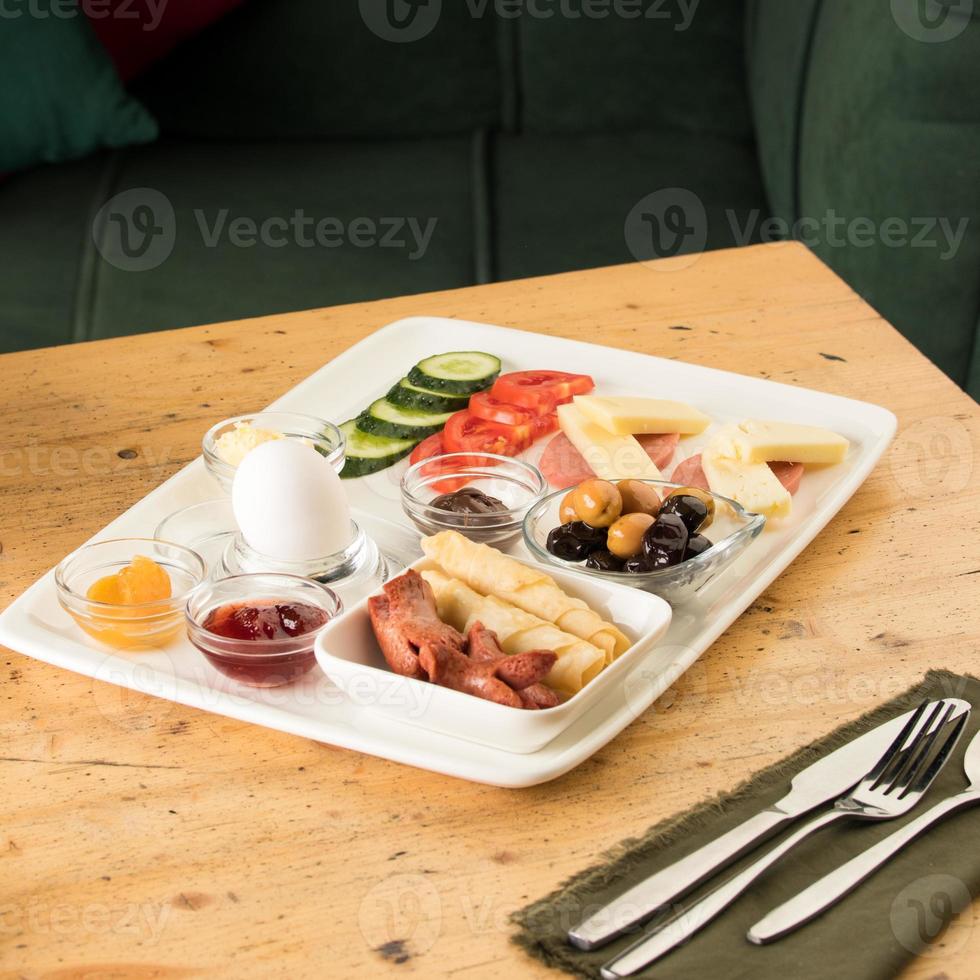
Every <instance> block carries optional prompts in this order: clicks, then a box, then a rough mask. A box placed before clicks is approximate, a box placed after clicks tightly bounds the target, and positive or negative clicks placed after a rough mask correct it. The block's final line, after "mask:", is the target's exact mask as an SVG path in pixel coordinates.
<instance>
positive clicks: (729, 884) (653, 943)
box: [601, 810, 849, 980]
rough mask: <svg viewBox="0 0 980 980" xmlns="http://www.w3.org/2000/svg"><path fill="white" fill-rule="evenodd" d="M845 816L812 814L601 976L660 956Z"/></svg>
mask: <svg viewBox="0 0 980 980" xmlns="http://www.w3.org/2000/svg"><path fill="white" fill-rule="evenodd" d="M846 816H849V814H848V813H847V812H846V811H843V810H828V811H826V812H825V813H821V814H820V815H819V816H817V817H814V818H813V819H812V820H810V821H809V822H808V823H805V824H804V825H803V826H802V827H801V828H800V829H799V830H797V831H796V833H794V834H791V835H790V836H789V837H787V838H786V840H784V841H783V842H782V843H780V844H777V845H776V846H775V847H774V848H773V849H772V850H771V851H768V852H767V853H766V854H764V855H763V856H762V857H761V858H759V859H758V860H757V861H754V862H753V863H752V864H750V865H749V866H748V867H747V868H745V869H744V870H743V871H740V872H739V873H738V874H737V875H734V876H733V877H731V878H729V879H728V880H727V881H725V882H723V883H722V884H720V885H719V886H718V887H717V888H716V889H714V891H711V892H708V894H707V895H705V897H704V898H702V899H701V901H699V902H695V903H694V904H693V905H689V906H687V907H686V908H684V909H682V910H681V911H680V912H678V913H677V915H675V916H674V917H672V918H671V919H670V920H669V921H668V922H667V923H665V924H664V925H663V926H662V927H660V928H658V929H657V930H656V931H655V932H653V933H652V934H650V935H646V936H644V937H642V938H641V939H640V940H639V941H638V942H635V943H634V944H633V945H632V946H630V947H629V948H628V949H627V950H626V951H625V952H623V953H621V954H620V955H619V956H617V957H615V958H614V959H612V960H610V961H609V962H608V963H606V964H605V965H604V966H603V967H602V971H601V972H602V976H603V977H604V978H605V980H618V978H619V977H628V976H631V975H632V974H634V973H636V972H637V971H638V970H642V969H643V968H644V967H645V966H648V965H649V964H650V963H653V962H654V961H655V960H658V959H660V957H661V956H664V955H665V954H666V953H669V952H670V951H671V950H672V949H673V948H674V947H675V946H678V945H679V944H680V943H682V942H684V940H685V939H689V938H690V937H691V936H693V935H694V933H696V932H698V931H699V930H700V929H702V928H704V926H706V925H707V924H708V923H709V922H711V920H712V919H714V918H715V916H717V915H718V914H719V913H720V912H722V911H724V910H725V909H726V908H728V906H729V905H731V903H732V902H734V901H735V899H736V898H738V896H739V895H741V894H742V892H744V891H745V889H746V888H748V887H749V885H751V884H752V882H753V881H755V879H756V878H758V877H759V876H760V875H761V874H762V873H763V872H764V871H766V870H767V869H768V868H769V867H771V866H772V865H773V864H775V863H776V862H777V861H778V860H779V859H780V858H781V857H782V856H783V855H784V854H786V853H787V851H790V850H792V849H793V848H794V847H796V845H797V844H799V843H800V841H802V840H804V839H805V838H807V837H809V836H810V835H811V834H813V833H815V832H816V831H818V830H820V828H821V827H826V826H827V825H828V824H831V823H833V822H834V821H835V820H840V819H842V818H843V817H846Z"/></svg>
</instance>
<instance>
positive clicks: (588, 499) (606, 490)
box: [566, 480, 623, 527]
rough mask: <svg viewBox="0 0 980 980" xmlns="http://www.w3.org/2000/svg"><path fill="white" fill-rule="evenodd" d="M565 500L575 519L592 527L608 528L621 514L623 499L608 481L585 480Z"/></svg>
mask: <svg viewBox="0 0 980 980" xmlns="http://www.w3.org/2000/svg"><path fill="white" fill-rule="evenodd" d="M566 499H567V500H568V501H569V502H570V503H571V505H572V506H573V507H574V508H575V515H576V517H577V518H578V519H579V520H580V521H585V523H586V524H589V525H591V526H592V527H609V525H610V524H612V523H613V522H614V521H616V520H617V519H618V518H619V515H620V514H622V512H623V498H622V497H621V496H620V494H619V491H618V490H617V489H616V487H615V485H614V484H612V483H610V482H609V481H608V480H586V481H585V482H584V483H580V484H579V485H578V486H577V487H576V488H575V489H574V490H573V491H572V492H571V493H570V494H569V495H568V497H567V498H566Z"/></svg>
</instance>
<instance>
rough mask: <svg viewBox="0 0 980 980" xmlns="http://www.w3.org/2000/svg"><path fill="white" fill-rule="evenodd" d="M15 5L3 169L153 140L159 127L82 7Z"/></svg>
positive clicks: (4, 84) (0, 42)
mask: <svg viewBox="0 0 980 980" xmlns="http://www.w3.org/2000/svg"><path fill="white" fill-rule="evenodd" d="M51 6H52V0H33V5H32V6H31V7H30V8H28V7H27V5H26V4H20V5H18V4H11V5H8V8H9V11H10V12H14V11H19V13H20V16H12V15H11V13H10V12H8V14H7V15H6V16H4V17H2V19H0V23H2V29H0V172H3V171H11V170H21V169H24V168H26V167H31V166H34V165H36V164H39V163H54V162H57V161H60V160H70V159H74V158H76V157H80V156H84V155H85V154H87V153H91V152H92V151H93V150H96V149H98V148H99V147H104V146H113V147H115V146H126V145H129V144H132V143H146V142H149V141H150V140H153V139H154V138H155V137H156V135H157V129H156V124H155V123H154V121H153V119H152V118H151V117H150V116H149V114H148V113H147V112H146V110H145V109H144V108H143V107H142V106H140V104H139V103H138V102H136V101H135V100H134V99H132V98H130V97H129V96H128V95H127V94H126V92H125V90H124V89H123V87H122V85H121V84H120V82H119V80H118V78H117V76H116V73H115V69H114V68H113V67H112V63H111V62H110V61H109V58H108V55H106V53H105V51H104V50H103V49H102V47H101V45H100V44H99V42H98V40H97V39H96V37H95V35H94V34H93V33H92V30H91V28H90V27H89V25H88V21H87V20H86V19H85V17H84V16H82V15H81V13H80V12H79V11H74V12H72V11H71V10H70V8H69V10H68V12H69V13H71V16H68V17H66V16H65V10H66V8H65V5H64V3H58V4H55V6H56V8H57V9H56V10H51V9H50V8H51Z"/></svg>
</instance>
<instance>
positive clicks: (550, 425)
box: [531, 412, 558, 441]
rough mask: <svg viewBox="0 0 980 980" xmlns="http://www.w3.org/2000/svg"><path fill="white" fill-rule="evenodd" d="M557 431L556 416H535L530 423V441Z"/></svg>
mask: <svg viewBox="0 0 980 980" xmlns="http://www.w3.org/2000/svg"><path fill="white" fill-rule="evenodd" d="M557 431H558V416H557V415H556V414H555V413H554V412H551V413H550V414H549V415H536V416H535V417H534V421H533V422H532V423H531V439H532V441H533V440H535V439H540V438H541V437H542V436H550V435H551V433H552V432H557Z"/></svg>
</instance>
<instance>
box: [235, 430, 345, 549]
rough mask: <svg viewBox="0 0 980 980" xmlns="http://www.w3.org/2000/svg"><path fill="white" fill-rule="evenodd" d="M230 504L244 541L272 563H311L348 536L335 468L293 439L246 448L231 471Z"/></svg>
mask: <svg viewBox="0 0 980 980" xmlns="http://www.w3.org/2000/svg"><path fill="white" fill-rule="evenodd" d="M231 503H232V508H233V510H234V512H235V520H236V521H237V522H238V527H239V529H240V530H241V532H242V536H243V537H244V538H245V541H246V542H247V543H248V545H249V546H250V547H251V548H252V549H253V550H255V551H257V552H258V553H259V554H261V555H265V556H266V557H268V558H274V559H276V560H277V561H287V562H288V561H295V562H302V561H314V560H315V559H317V558H324V557H326V556H327V555H333V554H336V553H337V552H338V551H343V550H344V549H345V548H346V547H348V545H350V543H351V541H352V540H353V538H354V529H353V526H352V524H351V516H350V505H349V504H348V503H347V495H346V494H345V493H344V488H343V484H342V483H341V481H340V477H339V476H338V475H337V471H336V470H335V469H334V468H333V466H331V464H330V463H329V462H328V461H327V460H326V459H325V458H324V457H323V456H321V455H320V454H319V453H318V452H317V451H316V450H315V449H314V448H313V447H312V446H308V445H304V444H303V443H300V442H296V441H295V440H293V439H277V440H275V441H274V442H265V443H262V444H261V445H259V446H256V447H255V448H254V449H253V450H252V451H251V452H249V454H248V455H247V456H246V457H245V458H244V459H243V460H242V461H241V463H240V464H239V465H238V468H237V469H236V470H235V479H234V482H233V483H232V488H231Z"/></svg>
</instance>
